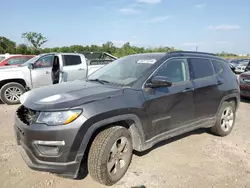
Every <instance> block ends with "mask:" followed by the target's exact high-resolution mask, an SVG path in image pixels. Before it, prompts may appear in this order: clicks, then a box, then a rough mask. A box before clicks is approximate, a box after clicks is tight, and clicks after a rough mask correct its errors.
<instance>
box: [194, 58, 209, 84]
mask: <svg viewBox="0 0 250 188" xmlns="http://www.w3.org/2000/svg"><path fill="white" fill-rule="evenodd" d="M189 62H190V65H191V68H192V77H193V79H199V78H206V77H209V76H212V75H214V68H213V65H212V63H211V61H210V60H209V59H202V58H189Z"/></svg>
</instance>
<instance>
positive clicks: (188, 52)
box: [169, 51, 217, 56]
mask: <svg viewBox="0 0 250 188" xmlns="http://www.w3.org/2000/svg"><path fill="white" fill-rule="evenodd" d="M169 53H185V54H203V55H212V56H217V55H216V54H213V53H207V52H197V51H174V52H169Z"/></svg>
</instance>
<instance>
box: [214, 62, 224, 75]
mask: <svg viewBox="0 0 250 188" xmlns="http://www.w3.org/2000/svg"><path fill="white" fill-rule="evenodd" d="M212 63H213V66H214V71H215V74H218V73H220V72H221V71H222V70H223V68H222V67H223V65H222V63H223V62H221V61H218V60H212Z"/></svg>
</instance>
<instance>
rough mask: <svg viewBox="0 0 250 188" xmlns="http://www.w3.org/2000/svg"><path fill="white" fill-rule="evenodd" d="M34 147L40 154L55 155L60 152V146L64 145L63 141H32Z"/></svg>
mask: <svg viewBox="0 0 250 188" xmlns="http://www.w3.org/2000/svg"><path fill="white" fill-rule="evenodd" d="M33 145H34V147H35V149H36V150H37V151H38V152H39V153H41V154H42V155H51V156H57V155H59V154H60V148H61V147H62V146H64V145H65V142H64V141H40V140H36V141H33Z"/></svg>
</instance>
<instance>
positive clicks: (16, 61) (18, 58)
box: [7, 57, 23, 65]
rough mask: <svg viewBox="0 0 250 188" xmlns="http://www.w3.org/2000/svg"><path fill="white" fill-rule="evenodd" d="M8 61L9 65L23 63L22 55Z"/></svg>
mask: <svg viewBox="0 0 250 188" xmlns="http://www.w3.org/2000/svg"><path fill="white" fill-rule="evenodd" d="M7 62H8V65H19V64H22V63H23V62H22V58H21V57H15V58H11V59H9V60H8V61H7Z"/></svg>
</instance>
